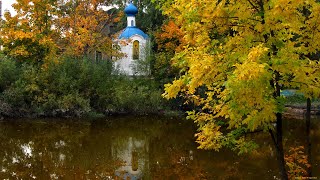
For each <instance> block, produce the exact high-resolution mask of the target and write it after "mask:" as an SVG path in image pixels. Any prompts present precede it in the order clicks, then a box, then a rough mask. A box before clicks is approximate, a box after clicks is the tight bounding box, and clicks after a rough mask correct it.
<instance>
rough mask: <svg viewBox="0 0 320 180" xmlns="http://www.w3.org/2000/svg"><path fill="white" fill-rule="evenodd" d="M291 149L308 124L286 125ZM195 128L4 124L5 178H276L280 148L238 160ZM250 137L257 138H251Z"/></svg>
mask: <svg viewBox="0 0 320 180" xmlns="http://www.w3.org/2000/svg"><path fill="white" fill-rule="evenodd" d="M287 122H288V123H289V124H288V125H287V126H289V127H290V129H288V130H286V131H285V132H286V133H285V134H284V135H285V139H286V140H285V142H284V143H285V146H286V147H289V146H297V145H299V144H300V145H301V144H303V142H304V139H303V136H299V133H295V132H304V126H303V121H293V120H290V121H287ZM319 126H320V125H319V123H318V121H315V120H314V122H313V129H314V130H313V131H312V143H313V146H312V147H313V148H314V149H313V151H312V153H313V157H314V176H317V177H319V178H320V174H319V173H320V172H318V171H317V170H318V169H320V164H319V161H320V154H319V152H318V151H317V149H319V144H320V143H319V142H320V133H319V131H318V129H319ZM194 132H195V127H194V126H193V124H192V123H190V122H186V121H183V120H174V119H159V118H151V117H143V118H113V119H108V120H96V121H85V120H83V121H79V120H78V121H72V120H15V121H12V120H11V121H1V122H0V147H1V151H0V179H67V180H68V179H80V180H81V179H147V180H148V179H155V180H157V179H159V180H162V179H174V180H175V179H178V180H179V179H181V180H182V179H183V180H185V179H186V180H188V179H273V178H274V177H277V176H278V170H277V169H278V167H277V164H276V163H275V162H276V161H275V156H274V153H275V152H274V146H273V144H272V143H271V142H270V138H269V136H268V135H267V134H255V135H254V137H253V138H255V139H258V140H259V141H260V142H264V143H262V144H261V147H260V148H259V149H257V150H255V151H253V152H252V153H251V154H249V155H244V156H238V155H236V154H235V153H233V152H231V151H228V150H222V151H221V152H212V151H204V150H198V149H197V144H196V143H195V142H194V140H195V139H194V136H193V134H194ZM248 138H251V137H248Z"/></svg>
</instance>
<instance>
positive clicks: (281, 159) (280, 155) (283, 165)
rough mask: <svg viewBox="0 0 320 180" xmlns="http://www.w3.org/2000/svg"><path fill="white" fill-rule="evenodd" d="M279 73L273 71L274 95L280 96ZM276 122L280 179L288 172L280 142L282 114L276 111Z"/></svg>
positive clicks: (286, 178)
mask: <svg viewBox="0 0 320 180" xmlns="http://www.w3.org/2000/svg"><path fill="white" fill-rule="evenodd" d="M279 79H280V73H279V72H278V71H275V80H274V84H275V94H274V97H275V98H278V97H280V89H281V87H280V85H279ZM276 117H277V122H276V137H275V138H274V142H275V147H276V150H277V160H278V164H279V169H280V175H281V179H282V180H288V174H287V171H286V163H285V161H284V152H283V144H282V114H281V113H279V112H278V113H277V114H276Z"/></svg>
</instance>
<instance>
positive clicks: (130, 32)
mask: <svg viewBox="0 0 320 180" xmlns="http://www.w3.org/2000/svg"><path fill="white" fill-rule="evenodd" d="M134 35H140V36H142V37H143V38H144V39H148V38H149V36H148V35H147V34H146V33H144V32H143V31H141V29H139V28H137V27H135V26H130V27H127V28H125V29H124V30H123V31H122V33H121V34H120V36H119V39H129V38H131V37H132V36H134Z"/></svg>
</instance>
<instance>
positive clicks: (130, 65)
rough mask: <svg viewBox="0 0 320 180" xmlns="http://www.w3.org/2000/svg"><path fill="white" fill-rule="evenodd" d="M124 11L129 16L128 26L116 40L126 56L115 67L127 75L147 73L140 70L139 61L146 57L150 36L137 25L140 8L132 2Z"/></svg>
mask: <svg viewBox="0 0 320 180" xmlns="http://www.w3.org/2000/svg"><path fill="white" fill-rule="evenodd" d="M124 12H125V14H126V16H127V27H126V28H125V29H124V30H123V31H122V32H121V33H120V35H119V37H118V39H117V40H116V43H117V44H118V45H119V46H120V49H121V52H122V53H124V57H122V58H121V59H119V60H117V61H116V62H115V68H117V69H118V70H119V71H120V73H121V74H125V75H130V76H132V75H146V74H145V72H144V73H142V72H139V70H138V69H139V68H138V65H137V64H138V63H137V62H138V61H143V60H145V59H146V55H147V48H148V47H147V46H148V41H149V37H148V35H147V34H145V33H144V32H143V31H142V30H140V29H139V28H138V27H137V26H136V17H135V16H136V14H137V13H138V9H137V7H136V6H135V5H133V4H132V2H130V3H129V5H128V6H127V7H126V8H125V9H124Z"/></svg>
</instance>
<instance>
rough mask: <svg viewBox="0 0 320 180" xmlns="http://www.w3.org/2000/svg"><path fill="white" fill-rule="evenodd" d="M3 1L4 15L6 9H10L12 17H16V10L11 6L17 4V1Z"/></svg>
mask: <svg viewBox="0 0 320 180" xmlns="http://www.w3.org/2000/svg"><path fill="white" fill-rule="evenodd" d="M1 1H2V14H3V13H4V11H5V10H6V9H8V10H9V11H10V12H11V15H14V14H15V13H14V12H15V11H14V9H13V8H12V7H11V5H12V4H13V3H15V2H16V1H15V0H1Z"/></svg>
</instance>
